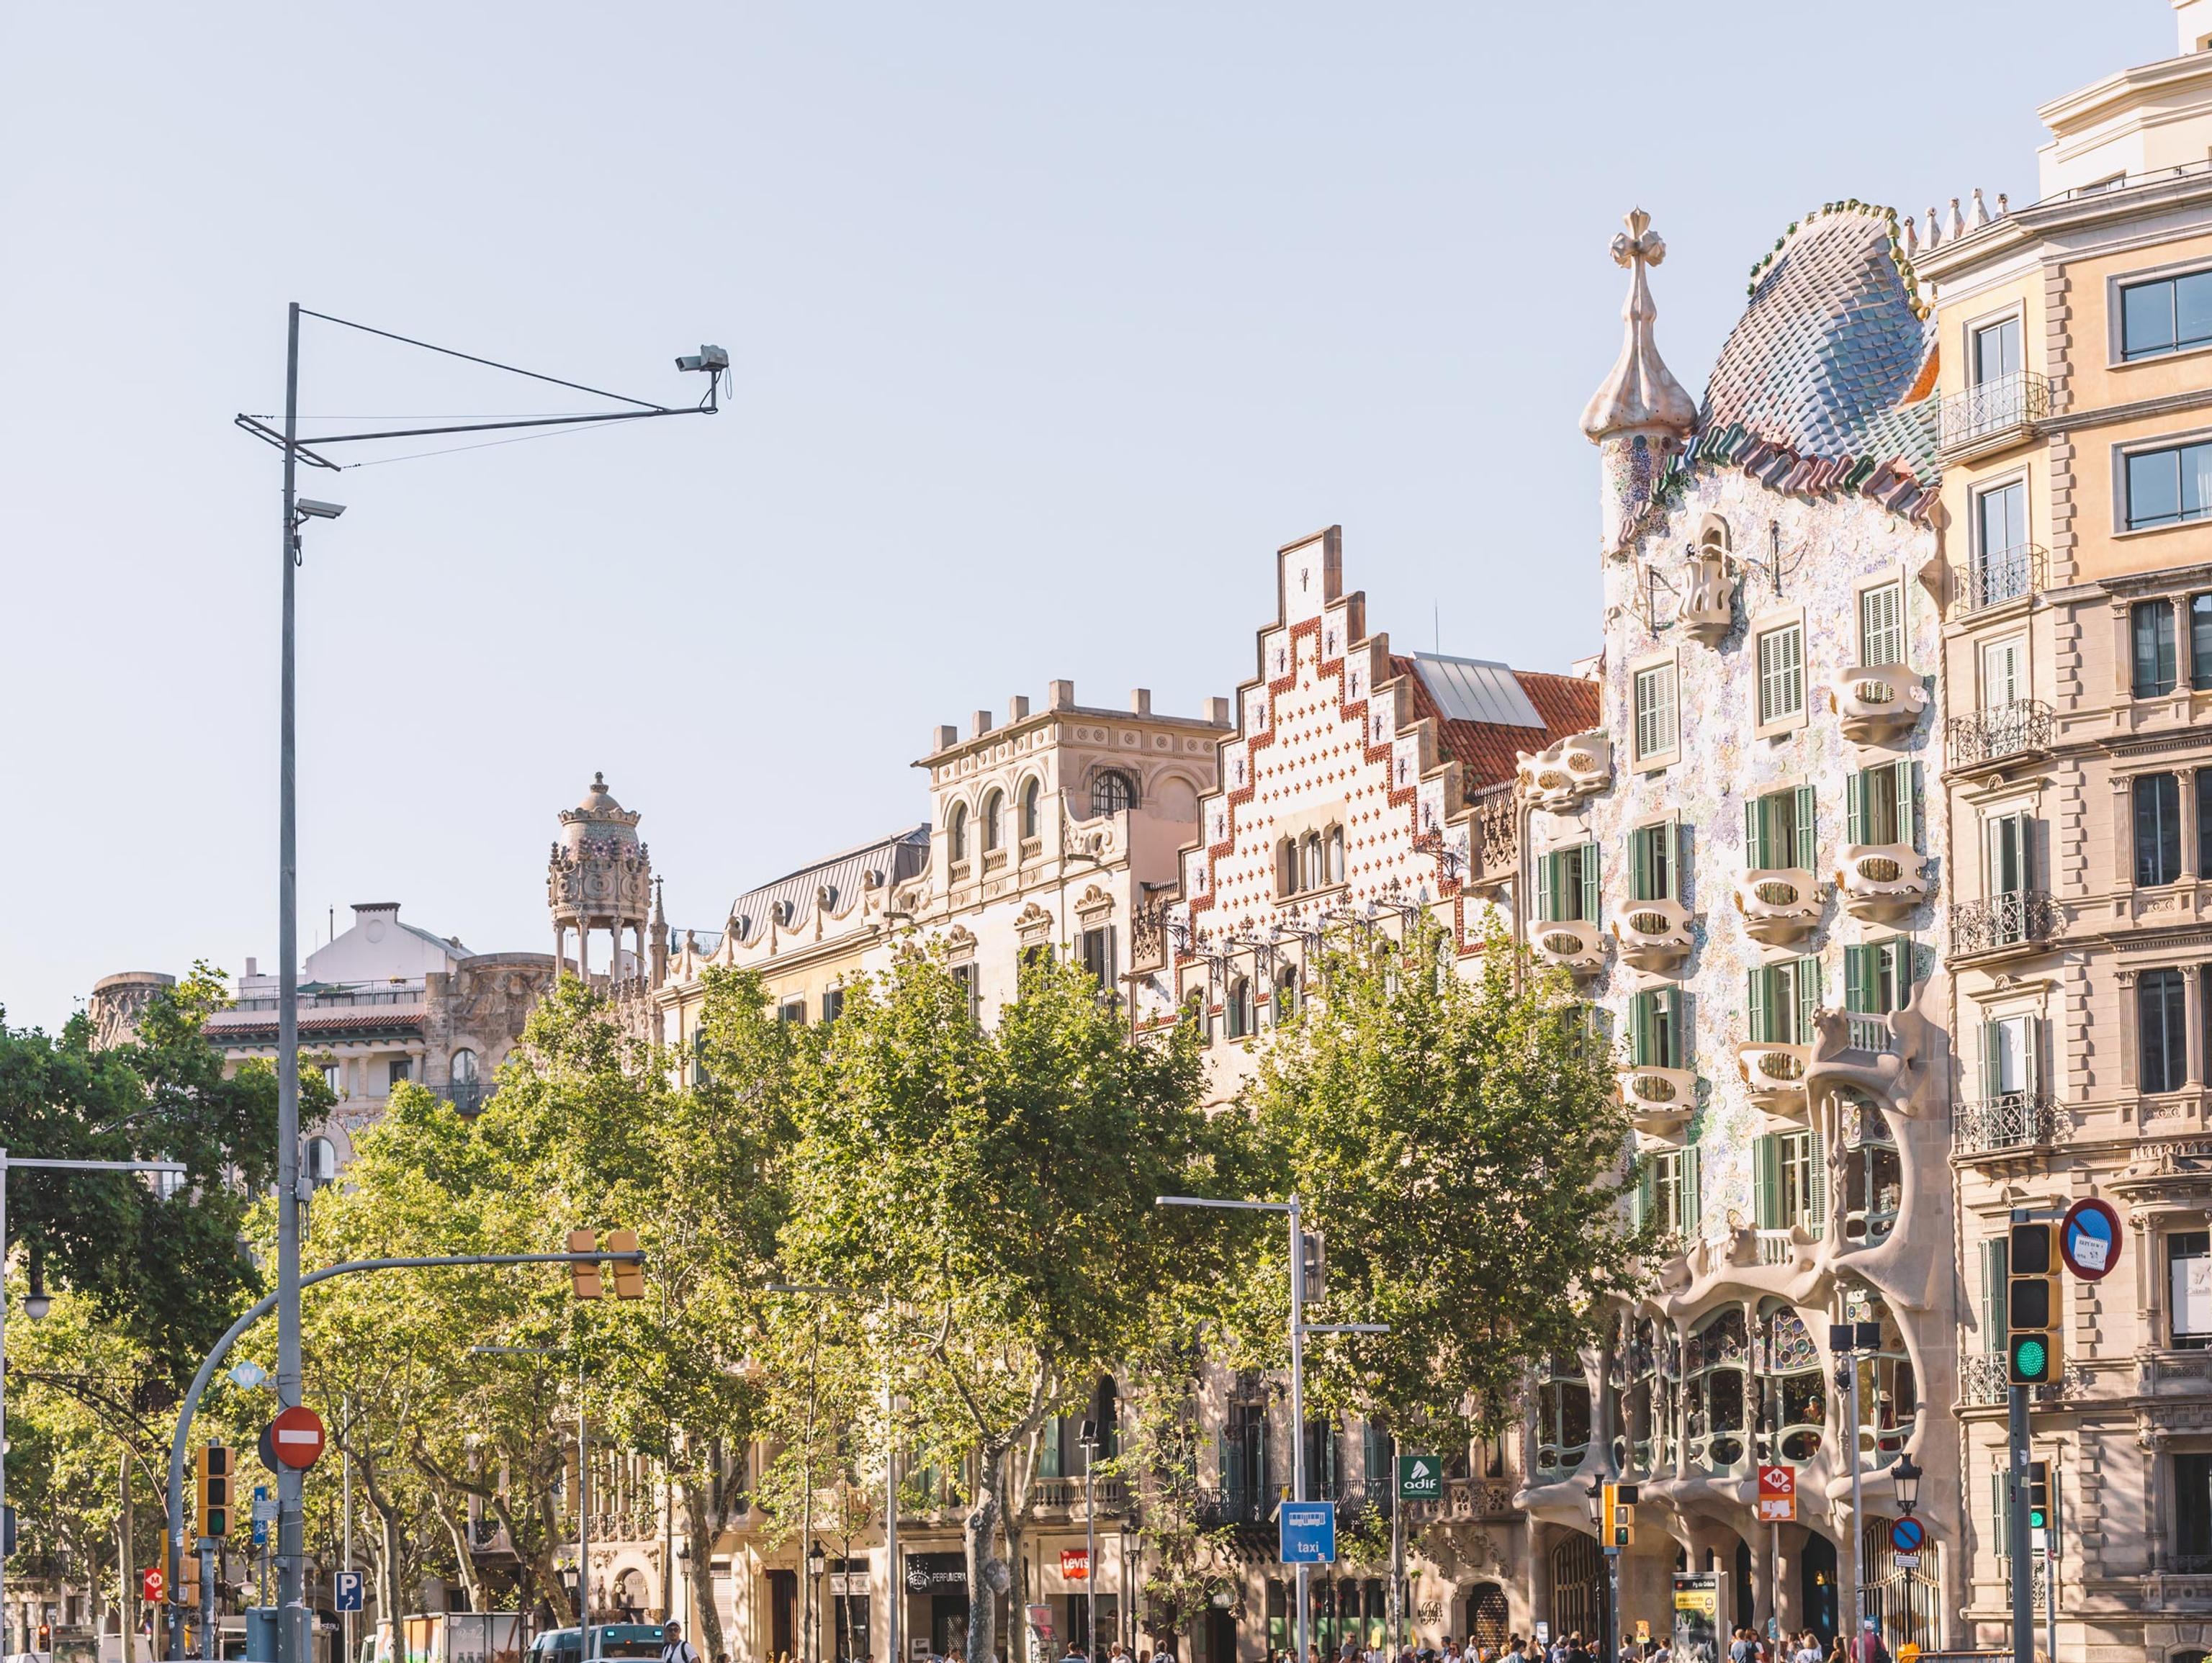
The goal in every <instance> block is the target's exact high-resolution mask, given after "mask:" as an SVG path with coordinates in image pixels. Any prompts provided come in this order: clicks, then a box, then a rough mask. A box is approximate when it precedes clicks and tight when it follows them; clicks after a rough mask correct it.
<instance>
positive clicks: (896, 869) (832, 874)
mask: <svg viewBox="0 0 2212 1663" xmlns="http://www.w3.org/2000/svg"><path fill="white" fill-rule="evenodd" d="M928 864H929V828H928V827H927V825H921V826H910V827H908V828H906V829H905V830H903V831H899V832H894V833H893V834H892V835H890V836H889V837H879V838H877V839H875V840H874V841H871V842H867V843H863V844H862V845H860V847H858V848H855V849H847V850H845V851H844V852H843V853H841V854H833V855H831V856H830V857H829V859H826V860H817V861H816V862H815V863H814V864H813V865H811V866H802V867H800V868H799V870H798V871H795V872H790V873H787V874H786V875H785V876H784V877H779V878H777V879H776V880H775V882H774V883H763V885H761V887H760V888H758V889H748V890H746V891H745V893H744V894H743V895H739V896H738V898H737V899H736V900H735V901H732V903H731V904H730V919H731V921H732V924H733V925H735V926H736V927H737V930H738V942H739V944H741V945H750V944H751V943H753V942H754V941H757V940H758V939H759V938H761V937H762V936H763V935H764V934H766V933H767V931H768V927H769V923H770V922H771V921H775V922H776V923H777V925H778V927H780V928H781V929H784V930H786V931H790V930H796V929H800V928H803V927H804V926H806V925H807V924H808V923H810V922H811V920H812V919H813V917H814V913H815V911H816V909H817V907H819V906H820V905H821V901H822V897H823V893H824V892H825V891H826V892H827V894H828V896H829V911H830V913H832V914H833V915H841V914H842V913H845V912H846V911H847V910H848V909H849V908H850V907H852V905H853V903H854V901H856V900H858V899H859V898H860V892H861V890H862V889H866V887H868V878H869V875H870V874H871V873H873V874H874V875H875V877H876V879H877V881H878V882H879V883H885V884H898V883H905V882H906V881H907V879H908V878H910V877H913V876H914V875H915V873H916V872H919V871H921V870H922V869H923V868H924V867H926V866H927V865H928ZM780 913H781V916H779V914H780ZM692 934H693V936H694V937H695V938H696V939H697V940H698V942H699V945H700V949H701V950H702V951H710V950H712V949H711V948H710V947H709V946H708V940H707V936H706V934H705V933H704V932H698V931H694V932H692ZM714 946H720V934H717V935H716V936H715V938H714Z"/></svg>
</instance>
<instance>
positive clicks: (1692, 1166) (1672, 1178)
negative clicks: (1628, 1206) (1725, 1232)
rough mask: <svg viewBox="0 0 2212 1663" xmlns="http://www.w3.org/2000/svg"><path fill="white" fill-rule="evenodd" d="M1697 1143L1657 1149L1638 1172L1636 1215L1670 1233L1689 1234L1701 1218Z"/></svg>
mask: <svg viewBox="0 0 2212 1663" xmlns="http://www.w3.org/2000/svg"><path fill="white" fill-rule="evenodd" d="M1698 1170H1699V1153H1698V1146H1697V1145H1696V1144H1691V1145H1690V1146H1689V1147H1688V1148H1686V1149H1662V1150H1652V1151H1651V1152H1650V1154H1648V1155H1646V1156H1644V1164H1643V1169H1642V1171H1641V1172H1640V1173H1639V1174H1638V1180H1637V1190H1636V1217H1637V1222H1638V1223H1656V1224H1657V1225H1658V1226H1659V1229H1660V1230H1661V1232H1662V1234H1664V1235H1692V1234H1693V1233H1695V1231H1696V1230H1697V1228H1698V1224H1699V1219H1700V1217H1701V1215H1700V1211H1699V1205H1700V1197H1699V1177H1698Z"/></svg>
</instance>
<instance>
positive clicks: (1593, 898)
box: [1581, 843, 1597, 924]
mask: <svg viewBox="0 0 2212 1663" xmlns="http://www.w3.org/2000/svg"><path fill="white" fill-rule="evenodd" d="M1582 902H1583V910H1582V914H1581V917H1582V921H1583V923H1585V924H1595V923H1596V922H1597V845H1596V844H1595V843H1585V844H1583V894H1582Z"/></svg>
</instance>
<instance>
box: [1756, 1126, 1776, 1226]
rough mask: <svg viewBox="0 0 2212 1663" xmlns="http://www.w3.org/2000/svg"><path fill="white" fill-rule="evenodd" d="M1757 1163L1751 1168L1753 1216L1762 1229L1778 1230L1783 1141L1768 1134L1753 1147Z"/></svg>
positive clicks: (1771, 1133) (1774, 1133) (1774, 1134)
mask: <svg viewBox="0 0 2212 1663" xmlns="http://www.w3.org/2000/svg"><path fill="white" fill-rule="evenodd" d="M1754 1150H1755V1154H1756V1156H1757V1158H1756V1160H1755V1161H1754V1162H1753V1166H1752V1169H1751V1208H1752V1216H1753V1217H1755V1218H1757V1219H1758V1220H1759V1229H1763V1230H1776V1229H1781V1228H1782V1226H1783V1223H1784V1219H1783V1217H1782V1138H1781V1137H1780V1135H1779V1134H1778V1133H1776V1132H1768V1133H1767V1134H1766V1135H1765V1137H1763V1138H1760V1139H1759V1142H1758V1144H1756V1145H1755V1146H1754Z"/></svg>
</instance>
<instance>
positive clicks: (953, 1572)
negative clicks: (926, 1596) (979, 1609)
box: [906, 1553, 968, 1599]
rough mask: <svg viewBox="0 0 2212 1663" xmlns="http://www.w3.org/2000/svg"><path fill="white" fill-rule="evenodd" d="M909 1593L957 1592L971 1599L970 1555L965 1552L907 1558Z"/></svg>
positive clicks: (918, 1555)
mask: <svg viewBox="0 0 2212 1663" xmlns="http://www.w3.org/2000/svg"><path fill="white" fill-rule="evenodd" d="M906 1591H907V1592H908V1593H957V1594H958V1595H959V1596H960V1597H961V1598H962V1599H966V1598H967V1597H968V1556H967V1555H966V1554H964V1553H909V1554H908V1555H907V1556H906Z"/></svg>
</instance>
